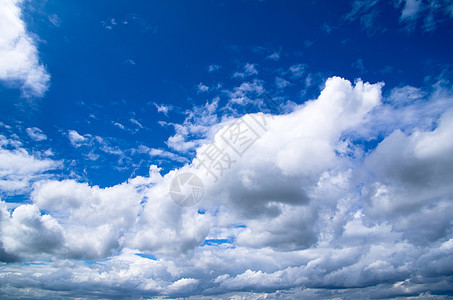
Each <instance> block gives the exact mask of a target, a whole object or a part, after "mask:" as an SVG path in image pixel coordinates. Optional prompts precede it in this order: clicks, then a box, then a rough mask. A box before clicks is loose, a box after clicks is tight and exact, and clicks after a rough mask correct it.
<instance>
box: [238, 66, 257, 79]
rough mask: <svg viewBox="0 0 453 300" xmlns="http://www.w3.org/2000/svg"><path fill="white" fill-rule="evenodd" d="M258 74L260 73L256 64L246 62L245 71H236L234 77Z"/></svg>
mask: <svg viewBox="0 0 453 300" xmlns="http://www.w3.org/2000/svg"><path fill="white" fill-rule="evenodd" d="M257 74H258V70H257V69H256V65H255V64H250V63H246V64H245V65H244V71H243V72H235V73H234V74H233V77H234V78H245V77H249V76H252V75H257Z"/></svg>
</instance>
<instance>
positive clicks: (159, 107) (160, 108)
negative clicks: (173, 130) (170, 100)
mask: <svg viewBox="0 0 453 300" xmlns="http://www.w3.org/2000/svg"><path fill="white" fill-rule="evenodd" d="M154 106H155V107H156V109H157V112H160V113H163V114H164V115H166V116H167V115H168V112H169V111H171V110H173V108H174V107H173V106H172V105H166V104H157V103H154Z"/></svg>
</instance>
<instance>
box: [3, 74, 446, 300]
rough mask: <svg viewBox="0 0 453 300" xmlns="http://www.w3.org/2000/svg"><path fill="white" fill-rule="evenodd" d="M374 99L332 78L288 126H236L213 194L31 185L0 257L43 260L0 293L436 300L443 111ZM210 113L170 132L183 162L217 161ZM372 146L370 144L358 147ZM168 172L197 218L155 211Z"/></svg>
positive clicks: (221, 142) (285, 120) (140, 182)
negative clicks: (240, 131) (207, 157)
mask: <svg viewBox="0 0 453 300" xmlns="http://www.w3.org/2000/svg"><path fill="white" fill-rule="evenodd" d="M382 87H383V84H381V83H378V84H369V83H363V82H362V81H356V82H355V83H354V84H351V83H350V82H349V81H347V80H344V79H342V78H339V77H333V78H330V79H328V80H327V82H326V83H325V88H324V89H323V90H322V92H321V94H320V96H319V97H318V98H317V99H315V100H310V101H307V102H305V103H303V104H301V105H298V106H296V107H295V108H294V110H293V111H292V112H291V113H288V114H287V115H278V116H273V117H271V116H267V118H266V119H262V117H265V116H264V115H262V114H253V115H250V114H248V115H246V116H244V118H243V119H242V120H243V121H244V122H246V123H247V124H248V125H249V127H248V128H249V130H251V131H252V129H253V131H255V132H257V133H258V134H259V138H257V139H256V141H255V142H254V143H253V145H252V146H251V147H250V148H249V149H248V150H247V151H245V152H244V153H242V154H241V155H238V154H236V156H233V155H234V152H229V154H230V155H231V156H232V157H231V158H233V159H234V160H235V162H234V163H232V164H231V166H230V167H229V168H228V169H227V170H225V171H224V173H223V175H222V176H220V177H219V179H218V181H217V182H215V181H214V179H213V178H212V176H210V175H209V174H206V171H205V169H204V168H202V167H200V168H197V167H196V165H195V164H187V165H185V166H183V167H182V168H180V169H178V170H174V171H170V172H169V173H167V174H165V175H161V174H160V171H161V170H160V169H159V168H157V167H156V166H152V167H151V168H150V174H149V176H147V177H136V178H133V179H130V180H129V181H127V182H124V183H123V184H120V185H116V186H114V187H110V188H99V187H97V186H90V185H88V184H85V183H79V182H75V181H73V180H64V181H57V180H52V181H42V182H39V183H36V184H35V187H34V191H33V193H32V195H31V200H32V202H33V203H32V204H29V205H21V206H18V207H17V208H15V209H14V210H13V211H12V212H11V211H9V210H7V209H6V204H5V203H3V202H2V204H1V208H2V209H1V214H0V216H1V222H2V227H1V228H2V231H1V236H0V237H1V243H0V244H1V247H0V249H1V250H0V258H2V260H4V261H12V260H14V259H16V260H18V259H21V258H22V259H28V260H31V259H33V258H35V259H36V258H52V261H43V262H42V265H39V267H38V266H37V265H21V264H11V265H7V266H5V267H4V268H3V274H4V275H3V276H1V277H0V282H1V283H2V284H1V285H0V286H1V288H0V293H3V294H4V295H7V296H10V295H14V294H15V293H17V292H18V289H20V288H22V287H28V289H27V292H28V293H30V294H29V295H31V296H30V297H32V296H35V295H45V296H46V297H48V298H50V297H51V296H56V295H59V294H58V292H54V291H67V287H72V286H74V285H76V286H77V287H78V289H75V290H73V292H72V293H73V294H71V296H74V297H77V296H79V297H87V295H96V296H98V297H99V296H102V297H104V296H105V297H108V296H109V295H111V293H115V295H118V296H123V295H124V296H125V297H126V296H127V297H136V298H139V297H141V296H143V297H153V296H161V297H163V296H168V297H189V296H193V297H194V299H196V298H200V297H202V295H206V297H219V298H224V299H229V297H230V298H231V297H240V296H243V297H245V298H252V299H254V298H256V299H263V298H266V297H267V298H271V299H274V298H276V299H279V298H283V299H294V298H296V299H297V298H308V299H310V298H313V299H317V298H334V297H343V298H357V299H359V298H364V296H367V295H370V294H372V295H374V296H376V297H380V298H394V297H406V296H411V297H412V296H414V295H415V296H417V295H420V297H422V298H423V297H427V296H429V293H433V294H439V295H441V296H442V295H448V293H449V288H450V285H451V284H450V282H451V273H452V270H453V264H452V263H451V262H452V261H453V257H452V256H453V255H452V251H451V250H452V245H453V242H452V241H453V235H452V232H453V231H452V228H453V227H452V226H453V224H452V222H451V211H452V209H453V199H452V198H451V195H452V193H453V191H452V188H451V182H450V181H451V177H452V174H453V160H452V159H451V155H449V154H450V153H451V152H452V151H453V142H452V141H453V111H452V103H453V102H452V101H451V99H452V97H451V94H449V93H445V92H442V91H434V92H433V93H431V94H430V95H425V94H424V93H422V92H421V91H418V90H417V89H416V88H413V87H403V88H399V89H395V90H393V92H391V93H390V95H389V97H388V98H386V99H384V101H383V99H382V96H381V89H382ZM404 97H409V98H410V97H412V98H411V99H413V100H412V101H404V99H403V98H404ZM419 97H421V98H422V99H420V98H419ZM427 99H429V101H427ZM217 101H218V100H217ZM217 101H213V102H208V103H206V105H204V106H202V107H196V108H194V110H192V111H190V112H188V116H187V119H186V121H185V123H184V124H183V125H180V127H178V126H176V125H175V128H176V131H177V134H180V136H181V138H182V141H183V142H184V143H189V142H192V143H193V144H194V145H192V146H193V147H194V148H195V149H196V150H197V157H198V158H203V152H204V151H205V150H206V149H207V148H208V147H209V145H210V144H209V143H216V145H217V146H218V147H220V148H221V149H222V150H223V151H224V152H227V151H232V150H231V148H228V147H230V146H228V145H227V142H226V141H225V139H224V138H223V137H225V136H224V133H225V132H226V131H225V130H228V129H229V128H230V127H228V126H230V125H232V124H234V123H233V121H234V120H231V119H220V118H218V117H217V116H216V115H215V113H216V111H217V110H218V102H217ZM414 115H415V116H417V117H416V118H414V117H413V116H414ZM263 120H266V122H267V123H266V126H265V127H263V126H261V125H263V123H259V122H258V121H260V122H262V121H263ZM260 124H261V125H260ZM196 133H198V134H200V136H203V141H204V145H203V146H201V147H200V145H201V143H200V141H199V140H197V139H191V136H192V135H195V134H196ZM175 136H177V135H175ZM378 136H382V140H381V141H380V143H378V145H377V146H373V147H371V148H370V147H364V146H363V144H364V143H365V142H370V141H372V140H373V139H375V138H376V137H378ZM178 145H179V146H181V147H182V146H183V145H184V144H183V143H182V142H181V143H180V144H178ZM149 151H150V153H153V154H155V155H156V156H158V155H161V156H165V155H167V154H166V152H165V151H163V150H162V151H159V149H154V150H153V149H149ZM178 172H181V173H182V172H193V173H195V174H197V175H198V176H199V177H200V178H202V180H203V184H204V197H203V199H202V201H201V202H200V203H199V204H198V205H197V206H194V207H189V208H181V207H179V206H177V205H176V204H175V203H173V202H172V200H171V199H170V196H169V194H168V190H169V186H170V182H171V181H172V180H173V178H174V177H175V175H177V174H178ZM4 228H6V229H4ZM16 235H18V236H19V237H18V238H16V239H15V240H12V239H13V238H14V237H15V236H16ZM41 235H42V239H39V237H40V236H41ZM206 239H211V241H210V242H209V243H208V242H206ZM43 241H48V242H46V243H44V242H43ZM216 242H217V243H218V244H219V245H216ZM135 253H139V254H145V255H142V256H144V257H140V256H137V255H135ZM146 255H148V256H149V257H152V256H154V257H155V258H156V259H154V258H152V259H148V258H146ZM151 255H152V256H151ZM67 258H84V259H105V258H108V259H106V260H103V261H98V262H97V263H96V264H86V263H84V262H83V261H74V260H66V259H67ZM37 274H39V275H37ZM55 278H59V280H58V281H55ZM12 282H14V284H12ZM80 290H83V291H84V294H80V293H79V292H78V291H80ZM251 290H253V291H254V293H250V292H246V291H251ZM260 297H261V298H260Z"/></svg>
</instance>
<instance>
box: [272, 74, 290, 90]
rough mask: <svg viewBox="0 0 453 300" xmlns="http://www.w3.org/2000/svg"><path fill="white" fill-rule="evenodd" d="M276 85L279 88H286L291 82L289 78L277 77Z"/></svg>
mask: <svg viewBox="0 0 453 300" xmlns="http://www.w3.org/2000/svg"><path fill="white" fill-rule="evenodd" d="M275 85H276V86H277V88H279V89H284V88H285V87H287V86H290V85H291V83H290V82H289V81H288V80H286V79H284V78H281V77H275Z"/></svg>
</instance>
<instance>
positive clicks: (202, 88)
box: [197, 82, 209, 93]
mask: <svg viewBox="0 0 453 300" xmlns="http://www.w3.org/2000/svg"><path fill="white" fill-rule="evenodd" d="M207 91H209V87H208V86H207V85H204V84H203V83H202V82H200V83H199V84H198V85H197V93H204V92H207Z"/></svg>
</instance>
